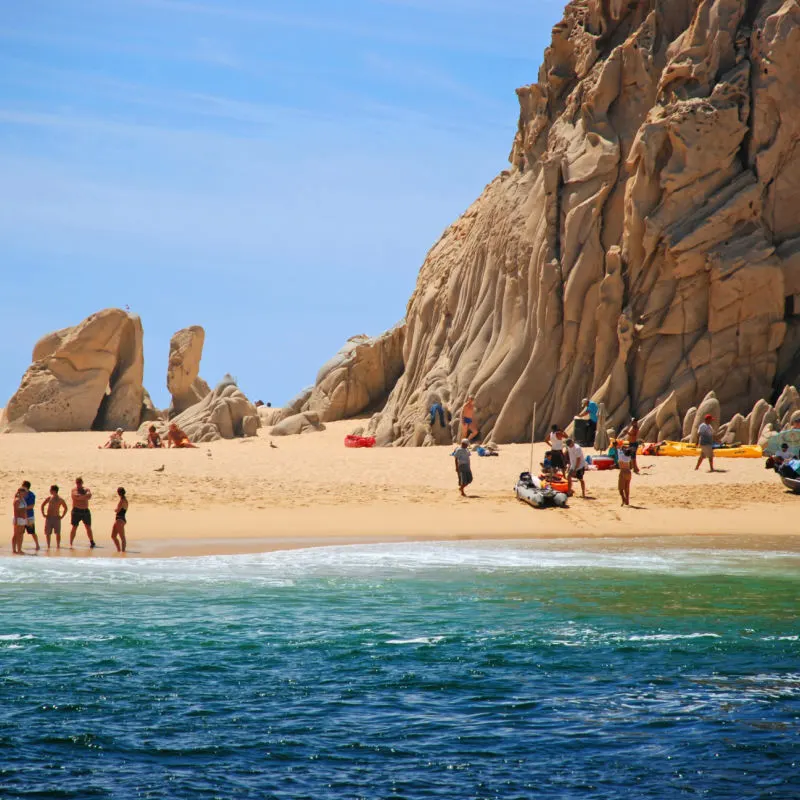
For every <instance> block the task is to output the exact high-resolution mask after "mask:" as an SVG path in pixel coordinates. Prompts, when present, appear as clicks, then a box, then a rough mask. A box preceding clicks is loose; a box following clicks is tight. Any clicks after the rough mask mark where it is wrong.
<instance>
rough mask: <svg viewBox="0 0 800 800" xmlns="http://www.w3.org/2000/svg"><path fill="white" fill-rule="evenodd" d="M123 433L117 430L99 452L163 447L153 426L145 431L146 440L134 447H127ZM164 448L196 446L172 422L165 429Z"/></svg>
mask: <svg viewBox="0 0 800 800" xmlns="http://www.w3.org/2000/svg"><path fill="white" fill-rule="evenodd" d="M124 434H125V432H124V431H123V430H122V428H117V429H116V430H115V431H114V432H113V433H112V434H111V435H110V436H109V437H108V441H107V442H106V443H105V444H103V445H100V446H99V449H101V450H127V449H129V448H131V447H132V448H135V449H138V448H147V449H159V448H162V447H164V446H165V444H164V440H163V439H162V438H161V434H160V433H159V432H158V429H157V428H156V426H155V425H151V426H150V428H149V429H148V431H147V440H146V441H145V442H144V443H142V442H137V443H136V444H134V445H129V444H128V443H127V442H126V441H125V440H124V438H123V437H124ZM166 447H167V448H170V447H177V448H193V447H197V445H196V444H192V442H191V441H190V439H189V436H188V435H187V434H186V433H185V432H184V431H183V430H181V429H180V428H179V427H178V426H177V425H176V424H175V423H174V422H170V424H169V428H168V429H167V435H166Z"/></svg>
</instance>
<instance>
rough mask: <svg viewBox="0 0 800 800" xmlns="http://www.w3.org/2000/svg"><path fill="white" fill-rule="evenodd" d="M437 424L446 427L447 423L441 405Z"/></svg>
mask: <svg viewBox="0 0 800 800" xmlns="http://www.w3.org/2000/svg"><path fill="white" fill-rule="evenodd" d="M439 424H440V425H441V426H442V427H443V428H446V427H447V423H446V422H445V420H444V407H443V406H439Z"/></svg>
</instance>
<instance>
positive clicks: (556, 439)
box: [545, 425, 567, 470]
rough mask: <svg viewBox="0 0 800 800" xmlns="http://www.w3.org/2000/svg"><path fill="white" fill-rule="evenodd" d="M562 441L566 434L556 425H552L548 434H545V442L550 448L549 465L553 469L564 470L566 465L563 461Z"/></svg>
mask: <svg viewBox="0 0 800 800" xmlns="http://www.w3.org/2000/svg"><path fill="white" fill-rule="evenodd" d="M564 439H566V434H565V433H564V431H562V430H561V428H559V427H558V425H553V426H552V427H551V428H550V433H548V434H547V438H546V439H545V442H547V444H548V445H549V447H550V463H551V464H552V465H553V467H555V469H563V470H566V468H567V464H566V463H565V461H564Z"/></svg>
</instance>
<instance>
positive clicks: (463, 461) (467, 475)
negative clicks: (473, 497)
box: [453, 439, 472, 497]
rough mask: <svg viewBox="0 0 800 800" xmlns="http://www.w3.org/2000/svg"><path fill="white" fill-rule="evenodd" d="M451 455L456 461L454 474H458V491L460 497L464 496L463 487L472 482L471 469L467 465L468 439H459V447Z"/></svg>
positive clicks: (468, 454)
mask: <svg viewBox="0 0 800 800" xmlns="http://www.w3.org/2000/svg"><path fill="white" fill-rule="evenodd" d="M453 455H454V456H455V462H456V475H458V491H459V492H461V496H462V497H466V496H467V495H466V494H465V493H464V489H465V488H466V487H467V486H469V485H470V484H471V483H472V470H471V469H470V465H469V459H470V456H471V453H470V452H469V439H463V440H462V441H461V447H459V448H458V449H457V450H456V451H455V453H453Z"/></svg>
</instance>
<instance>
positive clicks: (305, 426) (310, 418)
mask: <svg viewBox="0 0 800 800" xmlns="http://www.w3.org/2000/svg"><path fill="white" fill-rule="evenodd" d="M324 430H325V426H324V425H323V424H322V422H321V421H320V418H319V414H317V412H316V411H303V412H302V413H300V414H293V415H292V416H291V417H286V418H285V419H282V420H281V421H280V422H279V423H278V424H277V425H276V426H275V427H274V428H273V429H272V430H271V431H270V435H272V436H296V435H297V434H300V433H315V432H316V431H324Z"/></svg>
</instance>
